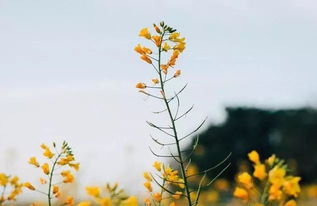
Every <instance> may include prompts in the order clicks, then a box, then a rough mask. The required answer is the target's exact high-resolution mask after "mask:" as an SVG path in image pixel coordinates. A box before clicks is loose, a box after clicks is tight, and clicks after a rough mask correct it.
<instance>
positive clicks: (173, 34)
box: [169, 32, 180, 41]
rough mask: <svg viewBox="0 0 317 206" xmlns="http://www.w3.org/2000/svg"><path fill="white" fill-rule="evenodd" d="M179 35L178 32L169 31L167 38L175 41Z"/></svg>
mask: <svg viewBox="0 0 317 206" xmlns="http://www.w3.org/2000/svg"><path fill="white" fill-rule="evenodd" d="M179 36H180V33H178V32H174V33H171V35H170V36H169V40H171V41H176V40H177V39H178V37H179Z"/></svg>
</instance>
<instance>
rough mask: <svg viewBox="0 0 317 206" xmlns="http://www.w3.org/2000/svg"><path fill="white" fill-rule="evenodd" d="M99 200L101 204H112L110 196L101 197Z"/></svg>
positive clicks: (108, 205) (103, 205)
mask: <svg viewBox="0 0 317 206" xmlns="http://www.w3.org/2000/svg"><path fill="white" fill-rule="evenodd" d="M97 202H98V204H99V205H100V206H112V201H111V199H110V198H109V197H104V198H99V199H97Z"/></svg>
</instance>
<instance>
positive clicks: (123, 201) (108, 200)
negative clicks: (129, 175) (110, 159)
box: [77, 184, 138, 206]
mask: <svg viewBox="0 0 317 206" xmlns="http://www.w3.org/2000/svg"><path fill="white" fill-rule="evenodd" d="M105 190H106V192H107V193H108V195H107V196H103V195H102V188H100V187H98V186H89V187H86V193H87V194H88V195H89V196H91V197H92V198H93V199H94V201H95V203H96V204H97V205H100V206H112V205H117V206H137V205H138V200H137V198H136V197H135V196H130V197H128V196H127V195H126V194H125V193H124V191H123V190H122V189H119V188H118V184H114V185H113V186H111V185H110V184H107V185H106V187H105ZM90 205H91V202H89V201H84V202H81V203H79V204H78V205H77V206H90Z"/></svg>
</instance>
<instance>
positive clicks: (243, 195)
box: [233, 187, 249, 200]
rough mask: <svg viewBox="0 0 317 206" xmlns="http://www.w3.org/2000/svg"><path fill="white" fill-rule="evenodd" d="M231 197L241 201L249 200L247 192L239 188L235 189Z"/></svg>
mask: <svg viewBox="0 0 317 206" xmlns="http://www.w3.org/2000/svg"><path fill="white" fill-rule="evenodd" d="M233 195H234V196H235V197H237V198H240V199H243V200H248V199H249V195H248V192H247V191H246V190H245V189H243V188H241V187H236V189H235V190H234V192H233Z"/></svg>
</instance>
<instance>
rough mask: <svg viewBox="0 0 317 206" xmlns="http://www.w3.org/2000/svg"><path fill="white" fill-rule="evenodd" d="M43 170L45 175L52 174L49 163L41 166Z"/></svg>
mask: <svg viewBox="0 0 317 206" xmlns="http://www.w3.org/2000/svg"><path fill="white" fill-rule="evenodd" d="M41 168H42V170H43V173H44V174H46V175H48V174H49V173H50V167H49V165H48V163H44V164H43V165H42V166H41Z"/></svg>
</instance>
